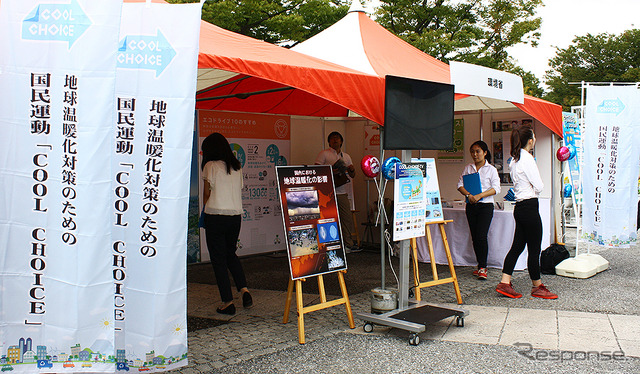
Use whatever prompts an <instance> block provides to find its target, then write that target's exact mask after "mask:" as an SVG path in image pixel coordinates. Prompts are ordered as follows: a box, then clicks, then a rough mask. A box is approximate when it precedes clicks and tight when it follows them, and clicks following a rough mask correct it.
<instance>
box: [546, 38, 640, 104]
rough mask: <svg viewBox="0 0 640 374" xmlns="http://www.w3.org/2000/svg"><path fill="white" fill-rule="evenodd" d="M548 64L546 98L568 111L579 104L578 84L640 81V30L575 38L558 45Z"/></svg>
mask: <svg viewBox="0 0 640 374" xmlns="http://www.w3.org/2000/svg"><path fill="white" fill-rule="evenodd" d="M549 66H550V67H551V69H550V70H549V71H547V73H546V74H545V82H546V84H547V85H548V86H549V93H548V94H547V95H545V99H546V100H549V101H552V102H554V103H556V104H560V105H562V106H563V108H564V109H565V110H569V109H570V107H571V106H575V105H580V85H579V84H576V83H580V82H582V81H584V82H640V30H627V31H625V32H623V33H622V34H620V35H613V34H608V33H603V34H598V35H592V34H587V35H585V36H579V37H576V38H575V39H573V42H572V44H571V45H570V46H569V47H567V48H565V49H561V48H556V56H555V57H554V58H552V59H551V60H550V61H549ZM572 83H573V84H572Z"/></svg>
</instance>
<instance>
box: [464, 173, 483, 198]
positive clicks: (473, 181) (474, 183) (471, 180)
mask: <svg viewBox="0 0 640 374" xmlns="http://www.w3.org/2000/svg"><path fill="white" fill-rule="evenodd" d="M462 183H463V184H464V189H465V190H467V191H469V193H470V194H472V195H477V194H479V193H481V192H482V185H481V184H480V174H478V173H473V174H467V175H463V176H462Z"/></svg>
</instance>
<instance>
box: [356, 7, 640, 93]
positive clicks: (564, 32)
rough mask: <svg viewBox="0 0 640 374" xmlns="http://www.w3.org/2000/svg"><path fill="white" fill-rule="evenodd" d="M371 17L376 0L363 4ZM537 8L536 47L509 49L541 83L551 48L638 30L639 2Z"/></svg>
mask: <svg viewBox="0 0 640 374" xmlns="http://www.w3.org/2000/svg"><path fill="white" fill-rule="evenodd" d="M363 3H364V7H365V10H366V11H367V13H369V14H371V13H372V12H373V8H374V7H375V6H377V5H378V4H379V2H378V1H377V0H365V1H363ZM543 3H544V4H545V6H543V7H539V8H538V16H539V17H541V18H542V26H541V27H540V33H541V36H540V40H539V45H538V47H537V48H533V47H531V46H530V45H521V46H517V47H513V48H510V49H509V52H510V54H511V56H512V57H513V58H515V59H516V60H517V63H518V65H520V66H522V68H523V69H525V70H528V71H530V72H532V73H533V74H534V75H535V76H536V77H538V78H539V79H540V80H541V81H542V80H543V76H544V73H545V72H546V71H547V70H548V69H549V66H548V64H547V62H548V61H549V60H550V59H551V58H553V57H554V56H555V51H556V49H555V48H554V47H560V48H566V47H568V46H569V45H571V41H572V40H573V39H574V38H575V37H576V36H584V35H586V34H588V33H591V34H600V33H603V32H608V33H612V34H620V33H622V32H623V31H624V30H629V29H632V28H638V27H640V0H543Z"/></svg>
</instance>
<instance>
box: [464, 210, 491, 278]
mask: <svg viewBox="0 0 640 374" xmlns="http://www.w3.org/2000/svg"><path fill="white" fill-rule="evenodd" d="M465 213H466V214H467V222H468V223H469V231H470V232H471V241H472V242H473V251H474V252H475V253H476V260H477V261H478V269H480V268H486V267H487V255H488V254H489V243H488V241H487V234H488V233H489V226H491V219H492V218H493V204H492V203H476V204H467V206H466V207H465Z"/></svg>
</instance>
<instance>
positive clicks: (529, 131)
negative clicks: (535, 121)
mask: <svg viewBox="0 0 640 374" xmlns="http://www.w3.org/2000/svg"><path fill="white" fill-rule="evenodd" d="M529 139H533V128H531V125H520V126H515V127H514V128H513V129H512V130H511V157H513V159H514V160H515V161H519V160H520V150H521V149H522V148H524V146H525V145H527V142H528V141H529Z"/></svg>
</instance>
